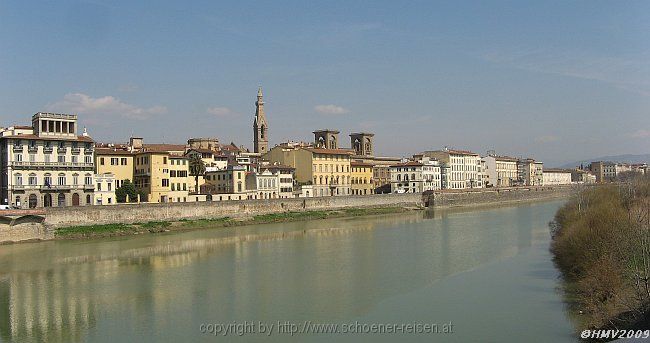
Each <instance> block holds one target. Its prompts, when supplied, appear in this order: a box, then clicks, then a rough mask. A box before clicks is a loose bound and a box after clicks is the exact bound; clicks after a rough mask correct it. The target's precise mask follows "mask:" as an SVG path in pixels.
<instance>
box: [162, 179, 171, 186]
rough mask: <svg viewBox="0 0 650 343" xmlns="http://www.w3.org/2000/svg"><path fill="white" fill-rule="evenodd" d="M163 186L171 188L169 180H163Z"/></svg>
mask: <svg viewBox="0 0 650 343" xmlns="http://www.w3.org/2000/svg"><path fill="white" fill-rule="evenodd" d="M162 186H163V187H169V179H162Z"/></svg>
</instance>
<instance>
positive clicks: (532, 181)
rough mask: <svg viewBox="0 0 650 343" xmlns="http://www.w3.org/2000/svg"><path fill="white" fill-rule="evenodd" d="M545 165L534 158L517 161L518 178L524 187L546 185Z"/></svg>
mask: <svg viewBox="0 0 650 343" xmlns="http://www.w3.org/2000/svg"><path fill="white" fill-rule="evenodd" d="M543 171H544V164H543V163H542V162H541V161H535V160H534V159H532V158H526V159H520V160H519V161H517V178H518V180H519V182H518V183H519V185H522V186H542V185H543V184H544V173H543Z"/></svg>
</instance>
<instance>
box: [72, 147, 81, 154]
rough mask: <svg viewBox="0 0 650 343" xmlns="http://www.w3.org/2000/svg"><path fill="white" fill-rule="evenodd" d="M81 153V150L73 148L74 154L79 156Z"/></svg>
mask: <svg viewBox="0 0 650 343" xmlns="http://www.w3.org/2000/svg"><path fill="white" fill-rule="evenodd" d="M80 152H81V148H72V153H73V154H75V155H79V153H80Z"/></svg>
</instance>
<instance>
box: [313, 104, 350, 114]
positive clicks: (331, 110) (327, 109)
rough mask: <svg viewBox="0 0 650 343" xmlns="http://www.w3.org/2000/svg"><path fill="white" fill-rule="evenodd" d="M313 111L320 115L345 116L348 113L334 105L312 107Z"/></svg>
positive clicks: (346, 110) (343, 108)
mask: <svg viewBox="0 0 650 343" xmlns="http://www.w3.org/2000/svg"><path fill="white" fill-rule="evenodd" d="M314 110H315V111H316V112H318V113H322V114H346V113H350V110H348V109H347V108H345V107H341V106H336V105H317V106H314Z"/></svg>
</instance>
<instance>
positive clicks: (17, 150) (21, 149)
mask: <svg viewBox="0 0 650 343" xmlns="http://www.w3.org/2000/svg"><path fill="white" fill-rule="evenodd" d="M14 152H23V146H22V145H14Z"/></svg>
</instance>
